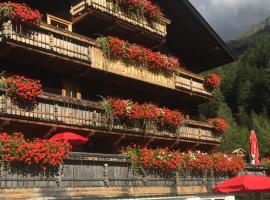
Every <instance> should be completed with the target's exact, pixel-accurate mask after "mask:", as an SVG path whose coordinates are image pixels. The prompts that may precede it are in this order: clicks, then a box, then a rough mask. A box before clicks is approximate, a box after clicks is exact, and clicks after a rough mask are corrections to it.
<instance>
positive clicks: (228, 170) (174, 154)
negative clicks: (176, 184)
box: [122, 145, 245, 175]
mask: <svg viewBox="0 0 270 200" xmlns="http://www.w3.org/2000/svg"><path fill="white" fill-rule="evenodd" d="M122 153H123V154H124V155H126V156H127V157H128V158H130V159H131V162H132V163H134V164H136V165H137V166H140V167H142V168H143V169H144V170H150V171H161V172H162V173H164V174H173V173H176V172H180V173H183V172H187V171H188V172H192V173H195V174H196V173H197V174H205V173H210V172H214V173H215V174H232V175H235V174H237V173H238V172H241V171H243V170H244V168H245V162H244V160H243V158H242V157H240V156H237V155H229V154H224V153H213V154H207V153H202V152H190V151H189V152H184V153H180V152H179V151H173V150H169V149H168V148H157V149H152V148H149V147H140V146H136V145H133V146H128V147H126V148H123V149H122Z"/></svg>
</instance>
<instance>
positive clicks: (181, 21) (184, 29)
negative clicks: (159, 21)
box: [158, 0, 237, 72]
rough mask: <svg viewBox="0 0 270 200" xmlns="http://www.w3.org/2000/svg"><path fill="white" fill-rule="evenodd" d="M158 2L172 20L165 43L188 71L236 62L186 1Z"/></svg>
mask: <svg viewBox="0 0 270 200" xmlns="http://www.w3.org/2000/svg"><path fill="white" fill-rule="evenodd" d="M158 3H159V5H160V6H161V8H162V9H163V12H164V13H165V14H166V15H167V16H168V18H169V19H171V20H172V22H171V25H169V26H168V36H167V40H166V44H167V46H168V47H169V48H170V49H171V50H172V51H173V53H175V54H176V55H177V56H179V57H180V58H181V59H182V62H183V64H184V65H185V66H186V68H187V69H188V70H190V71H194V72H203V71H206V70H210V69H212V68H215V67H218V66H222V65H225V64H228V63H231V62H233V61H235V60H236V59H237V56H236V54H235V53H234V52H233V51H232V50H231V49H230V47H228V46H227V44H226V43H225V42H224V41H223V40H222V39H221V38H220V37H219V36H218V34H217V33H216V32H215V31H214V30H213V28H212V27H211V26H210V25H209V24H208V23H207V22H206V20H205V19H204V18H203V17H202V16H201V15H200V13H199V12H198V11H197V10H196V9H195V7H194V6H193V5H192V4H191V3H190V2H189V1H188V0H169V1H168V0H159V1H158Z"/></svg>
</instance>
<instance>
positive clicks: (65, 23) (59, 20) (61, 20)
mask: <svg viewBox="0 0 270 200" xmlns="http://www.w3.org/2000/svg"><path fill="white" fill-rule="evenodd" d="M52 21H55V22H57V23H60V24H63V25H65V26H67V30H68V31H70V32H72V22H70V21H67V20H64V19H61V18H59V17H56V16H53V15H50V14H47V23H48V24H50V25H51V24H52Z"/></svg>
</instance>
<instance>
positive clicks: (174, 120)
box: [102, 98, 183, 127]
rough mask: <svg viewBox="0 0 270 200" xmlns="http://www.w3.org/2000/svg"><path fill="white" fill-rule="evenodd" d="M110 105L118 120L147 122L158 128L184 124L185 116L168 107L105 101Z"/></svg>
mask: <svg viewBox="0 0 270 200" xmlns="http://www.w3.org/2000/svg"><path fill="white" fill-rule="evenodd" d="M104 101H107V102H108V103H105V104H104V103H103V104H102V105H108V104H109V105H110V112H112V114H113V115H114V116H115V117H117V118H118V119H123V120H124V121H133V122H134V121H137V122H140V121H146V122H148V123H149V122H152V123H154V124H156V126H158V127H178V126H180V125H181V124H182V123H183V115H182V114H181V113H180V112H178V111H173V110H170V109H168V108H166V107H163V108H159V107H158V106H156V105H153V104H147V103H144V104H139V103H137V102H133V101H132V100H121V99H115V98H108V99H104Z"/></svg>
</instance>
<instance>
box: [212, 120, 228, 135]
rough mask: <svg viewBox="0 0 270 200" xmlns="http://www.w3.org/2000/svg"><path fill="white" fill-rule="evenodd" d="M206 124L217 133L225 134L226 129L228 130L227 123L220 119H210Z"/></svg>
mask: <svg viewBox="0 0 270 200" xmlns="http://www.w3.org/2000/svg"><path fill="white" fill-rule="evenodd" d="M208 122H209V123H211V124H212V126H213V128H214V129H215V130H216V131H217V132H220V133H222V132H225V131H226V129H227V128H228V124H227V122H226V121H225V120H224V119H222V118H218V117H216V118H211V119H208Z"/></svg>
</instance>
